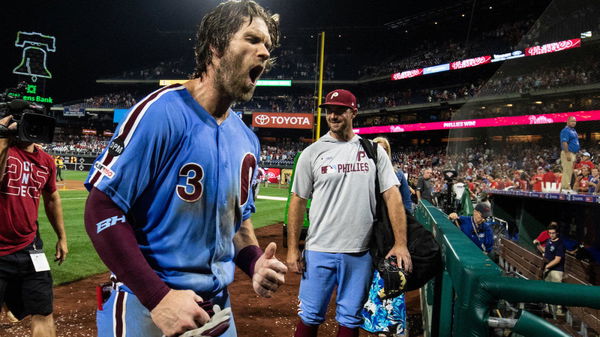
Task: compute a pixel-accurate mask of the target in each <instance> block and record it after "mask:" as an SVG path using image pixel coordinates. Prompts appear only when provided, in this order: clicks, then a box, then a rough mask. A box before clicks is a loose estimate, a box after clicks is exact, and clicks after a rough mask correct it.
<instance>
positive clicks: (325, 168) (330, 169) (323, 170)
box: [321, 165, 335, 174]
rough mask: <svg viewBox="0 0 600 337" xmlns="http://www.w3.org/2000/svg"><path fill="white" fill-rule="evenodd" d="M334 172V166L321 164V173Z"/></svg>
mask: <svg viewBox="0 0 600 337" xmlns="http://www.w3.org/2000/svg"><path fill="white" fill-rule="evenodd" d="M328 173H335V166H333V165H325V166H321V174H328Z"/></svg>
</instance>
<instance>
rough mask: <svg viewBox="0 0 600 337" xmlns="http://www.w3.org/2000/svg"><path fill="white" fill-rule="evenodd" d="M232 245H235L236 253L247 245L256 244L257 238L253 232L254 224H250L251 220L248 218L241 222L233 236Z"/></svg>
mask: <svg viewBox="0 0 600 337" xmlns="http://www.w3.org/2000/svg"><path fill="white" fill-rule="evenodd" d="M233 245H234V246H235V253H236V254H237V253H239V252H240V250H242V249H244V248H245V247H247V246H258V240H257V239H256V234H255V233H254V226H252V221H251V220H250V219H247V220H244V221H243V222H242V225H241V226H240V229H239V230H238V232H237V233H235V236H234V237H233Z"/></svg>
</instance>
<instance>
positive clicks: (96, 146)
mask: <svg viewBox="0 0 600 337" xmlns="http://www.w3.org/2000/svg"><path fill="white" fill-rule="evenodd" d="M108 141H109V138H108V137H102V136H95V135H74V134H69V135H58V137H56V138H55V139H54V142H53V143H52V144H44V145H42V147H43V148H44V151H46V152H48V153H50V154H52V155H78V156H97V155H99V154H100V153H101V152H102V150H104V148H105V147H106V146H108Z"/></svg>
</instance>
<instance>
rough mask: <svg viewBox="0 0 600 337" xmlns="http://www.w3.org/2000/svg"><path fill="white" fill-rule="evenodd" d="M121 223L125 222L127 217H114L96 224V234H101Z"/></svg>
mask: <svg viewBox="0 0 600 337" xmlns="http://www.w3.org/2000/svg"><path fill="white" fill-rule="evenodd" d="M119 222H125V216H124V215H122V216H116V215H115V216H113V217H110V218H108V219H104V220H102V221H100V222H98V223H97V224H96V233H100V232H102V231H103V230H105V229H107V228H108V227H112V226H114V225H116V224H117V223H119Z"/></svg>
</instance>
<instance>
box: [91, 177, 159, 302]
mask: <svg viewBox="0 0 600 337" xmlns="http://www.w3.org/2000/svg"><path fill="white" fill-rule="evenodd" d="M84 217H85V229H86V230H87V233H88V235H89V237H90V239H91V240H92V243H93V244H94V248H96V251H97V252H98V255H99V256H100V258H101V259H102V261H103V262H104V264H106V266H107V267H108V269H110V271H111V272H113V273H114V274H115V275H116V276H117V279H118V280H119V281H120V282H123V283H124V284H125V285H126V286H127V287H128V288H129V289H131V291H133V293H134V294H135V295H136V296H137V297H138V299H139V300H140V302H142V304H143V305H144V306H145V307H146V308H148V310H152V309H154V307H155V306H156V305H157V304H158V303H159V302H160V301H161V300H162V299H163V297H165V296H166V295H167V293H168V292H169V290H170V289H169V287H168V286H167V285H166V284H165V282H164V281H163V280H161V279H160V278H159V277H158V275H156V273H155V272H154V270H152V268H151V267H150V265H149V264H148V261H146V259H145V258H144V255H142V251H141V250H140V249H139V247H138V243H137V240H136V238H135V234H134V232H133V228H132V226H131V225H130V224H129V223H128V222H127V220H126V218H125V214H124V213H123V211H122V210H121V209H120V208H119V207H118V206H117V205H116V204H115V203H114V202H113V201H112V200H111V199H110V198H109V197H108V196H107V195H106V194H104V193H103V192H102V191H100V190H98V189H96V188H92V190H91V192H90V195H89V197H88V199H87V202H86V204H85V216H84Z"/></svg>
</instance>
